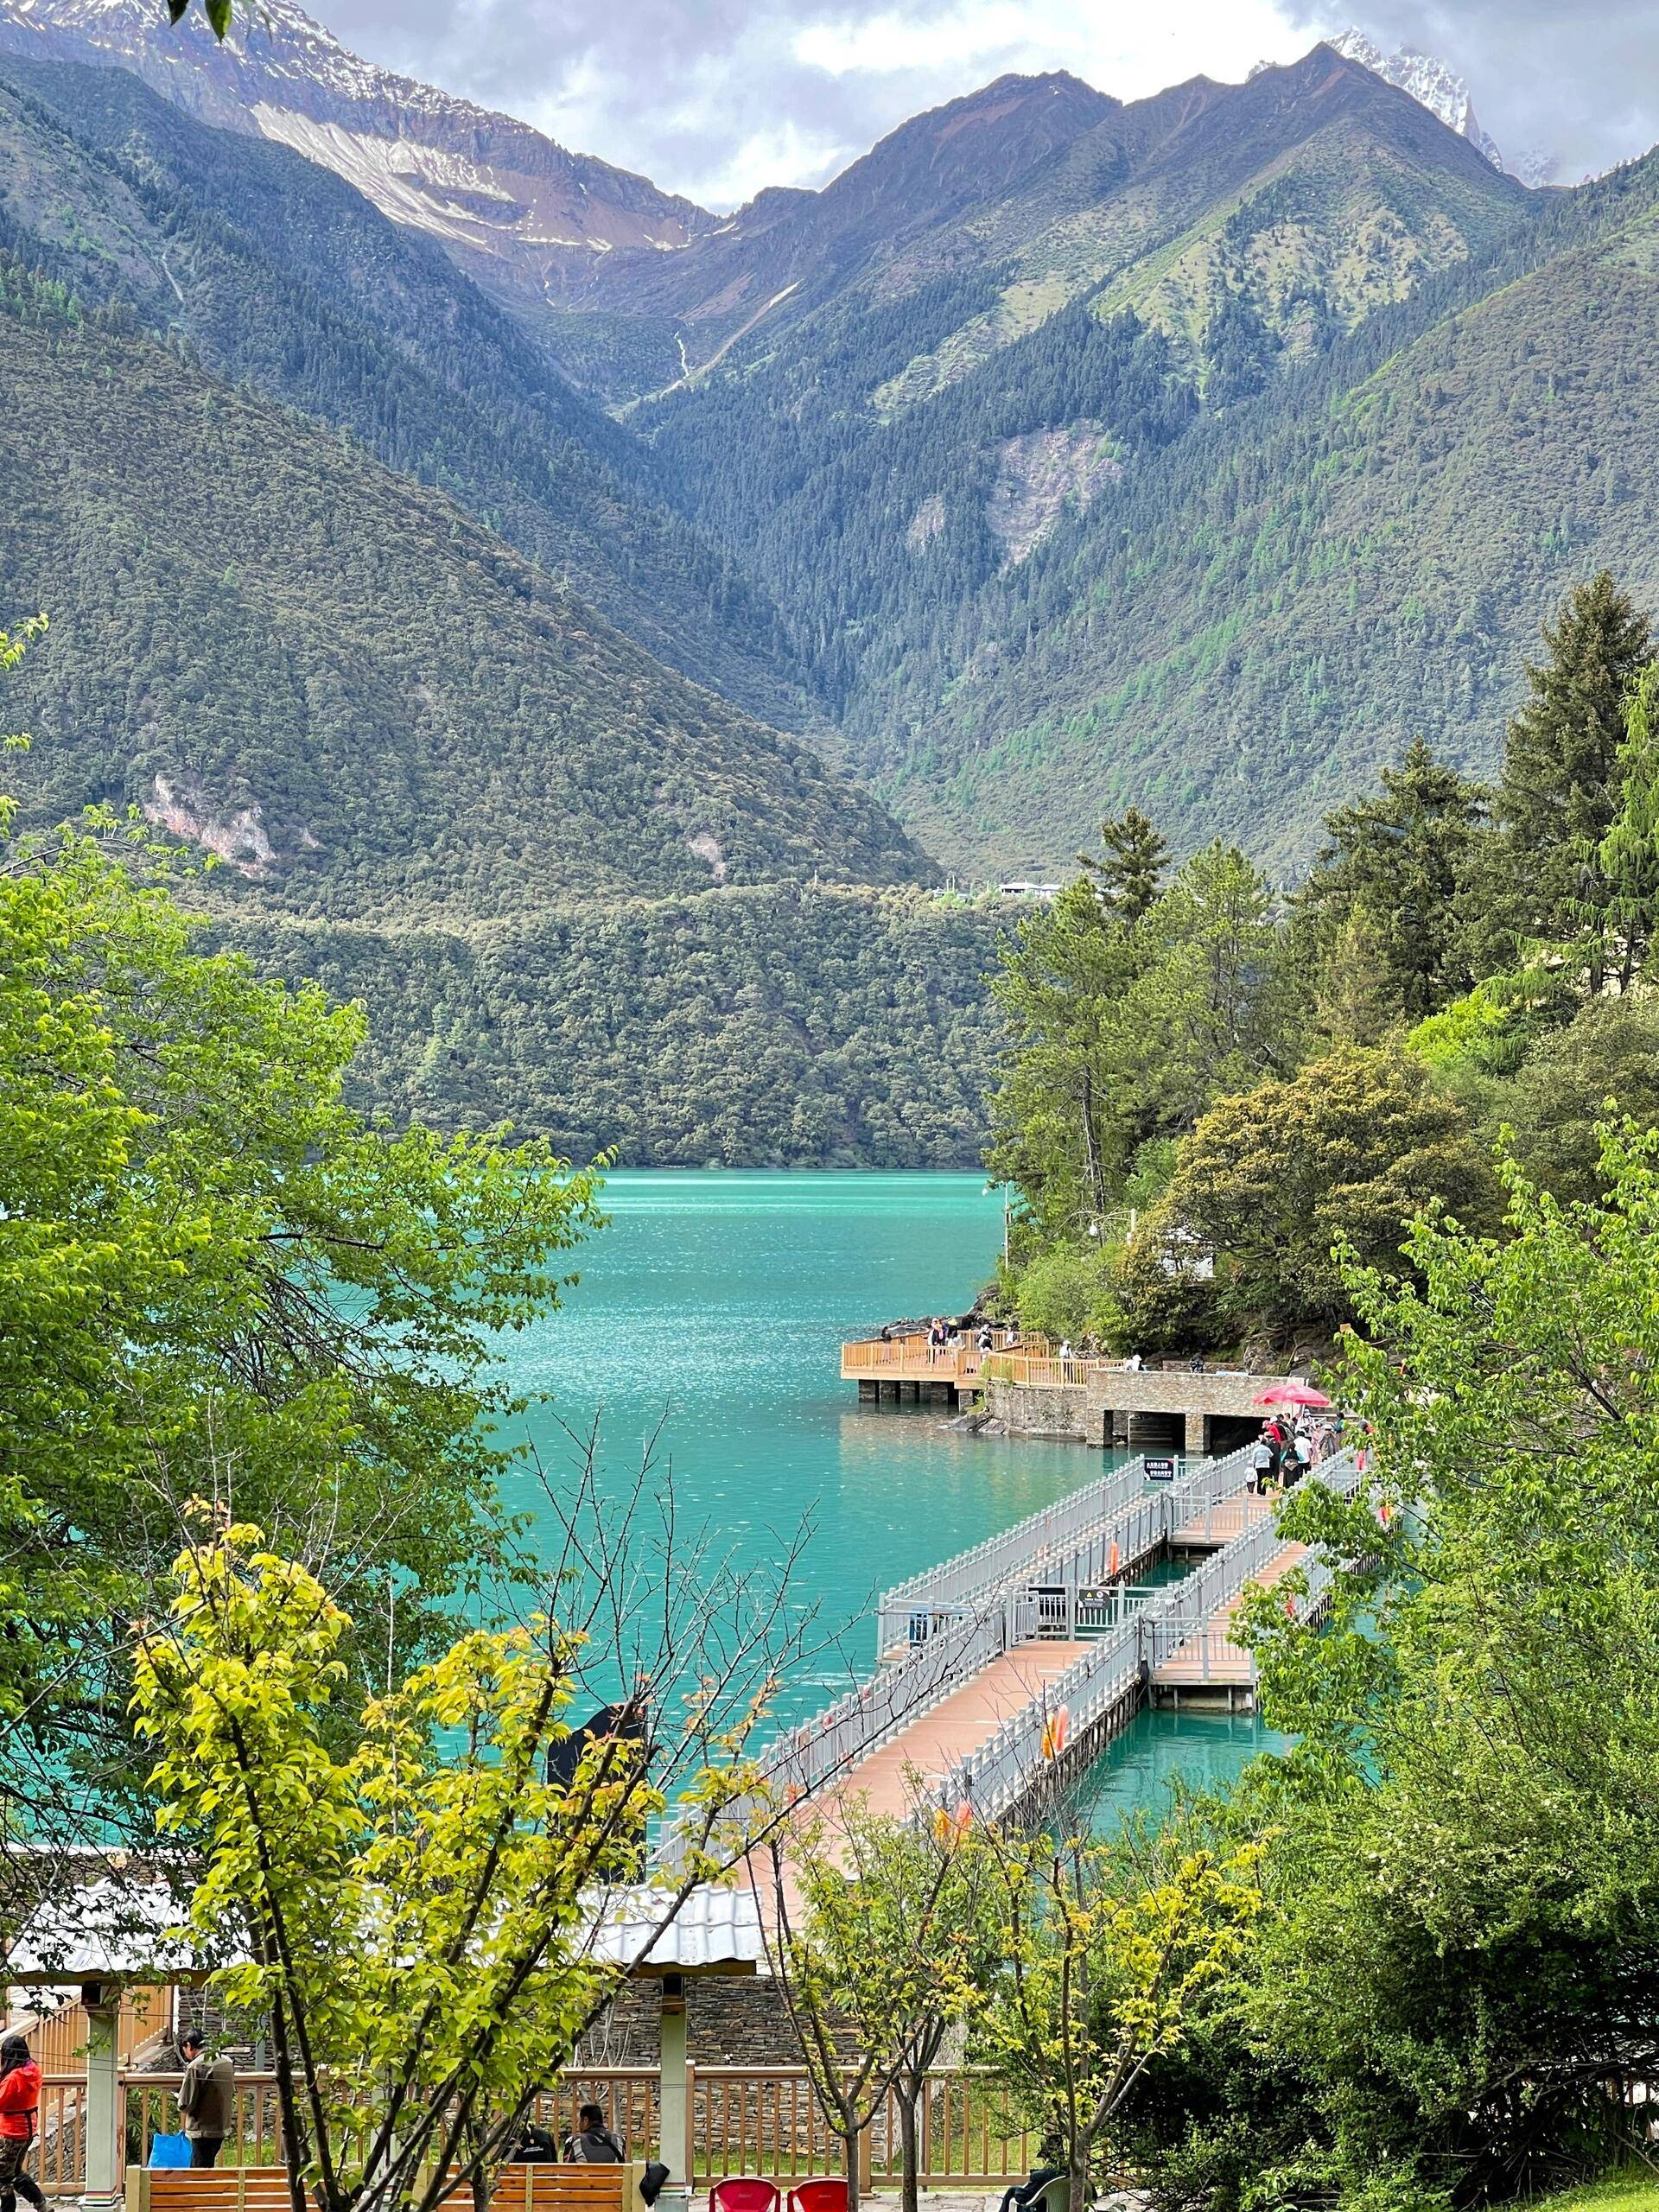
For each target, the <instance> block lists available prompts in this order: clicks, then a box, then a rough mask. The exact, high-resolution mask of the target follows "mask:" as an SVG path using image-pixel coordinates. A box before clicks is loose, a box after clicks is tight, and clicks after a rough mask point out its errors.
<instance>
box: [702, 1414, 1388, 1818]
mask: <svg viewBox="0 0 1659 2212" xmlns="http://www.w3.org/2000/svg"><path fill="white" fill-rule="evenodd" d="M1249 1458H1250V1454H1249V1451H1248V1450H1247V1451H1241V1452H1235V1453H1233V1454H1232V1455H1231V1456H1230V1458H1228V1459H1210V1460H1205V1461H1202V1462H1199V1463H1198V1464H1197V1465H1192V1464H1180V1463H1176V1468H1175V1472H1174V1474H1173V1478H1172V1479H1168V1480H1165V1481H1159V1482H1154V1481H1153V1480H1151V1479H1150V1478H1149V1477H1148V1472H1147V1462H1146V1461H1145V1460H1137V1461H1135V1462H1134V1463H1132V1464H1131V1465H1128V1466H1124V1467H1118V1468H1115V1469H1113V1470H1112V1471H1110V1472H1109V1474H1107V1475H1105V1476H1103V1478H1101V1480H1100V1481H1098V1482H1096V1483H1092V1484H1089V1485H1088V1487H1087V1488H1085V1489H1084V1490H1081V1491H1077V1492H1075V1493H1074V1494H1073V1495H1072V1496H1071V1497H1067V1498H1064V1499H1061V1500H1059V1501H1058V1502H1057V1503H1055V1504H1053V1505H1052V1506H1048V1507H1046V1508H1045V1509H1044V1510H1042V1511H1041V1512H1040V1513H1036V1514H1033V1515H1032V1516H1030V1518H1029V1519H1028V1520H1027V1521H1023V1522H1020V1524H1019V1525H1018V1527H1016V1528H1014V1529H1007V1531H1005V1532H1004V1533H1003V1534H1002V1535H1000V1536H995V1537H991V1538H989V1539H988V1541H986V1542H984V1543H982V1544H980V1545H977V1546H976V1547H975V1548H974V1549H973V1550H971V1551H968V1552H963V1553H962V1554H960V1555H959V1556H958V1557H957V1558H956V1559H952V1560H946V1561H945V1562H944V1564H943V1565H942V1566H940V1567H934V1568H932V1569H931V1570H930V1571H929V1572H928V1573H925V1574H921V1575H917V1576H914V1577H912V1580H910V1581H908V1582H906V1583H903V1584H900V1585H899V1587H898V1588H896V1589H893V1590H890V1591H888V1592H887V1593H886V1595H885V1596H884V1597H883V1598H882V1599H881V1601H880V1607H879V1611H878V1628H877V1648H878V1654H879V1658H878V1664H877V1668H876V1671H875V1673H874V1675H871V1676H870V1677H869V1678H868V1680H867V1681H861V1682H860V1683H859V1684H858V1685H857V1686H856V1687H855V1688H852V1689H849V1691H848V1692H847V1693H846V1694H845V1695H844V1696H843V1697H841V1698H839V1699H837V1700H836V1702H835V1703H834V1704H833V1705H831V1706H829V1707H827V1708H826V1709H825V1710H824V1711H823V1713H819V1714H818V1715H817V1718H816V1719H812V1720H809V1721H807V1722H806V1723H805V1724H804V1726H800V1727H798V1728H795V1729H791V1731H790V1732H789V1733H788V1734H787V1735H785V1736H784V1737H782V1738H780V1739H779V1742H778V1743H777V1744H776V1745H774V1746H773V1747H772V1751H770V1752H769V1753H768V1755H767V1757H766V1762H765V1764H766V1789H767V1792H768V1798H769V1802H771V1804H772V1805H773V1806H774V1807H775V1806H776V1805H777V1804H778V1803H779V1802H785V1803H787V1802H794V1801H796V1800H798V1799H800V1798H802V1797H806V1796H812V1797H818V1798H822V1797H823V1796H828V1795H833V1796H865V1797H868V1800H869V1802H870V1803H871V1805H872V1806H873V1807H874V1808H877V1809H880V1810H882V1811H887V1812H893V1813H904V1812H906V1811H909V1810H913V1809H915V1808H916V1806H917V1802H918V1797H919V1798H920V1800H921V1801H922V1802H923V1803H924V1804H930V1803H931V1804H932V1805H934V1806H938V1807H943V1808H945V1809H946V1810H947V1811H949V1812H950V1813H951V1814H952V1815H959V1814H960V1813H961V1811H962V1810H963V1808H967V1810H968V1811H969V1813H971V1814H972V1815H976V1816H978V1817H981V1818H983V1819H989V1820H1001V1819H1006V1818H1007V1817H1009V1816H1011V1815H1014V1814H1016V1813H1018V1812H1019V1811H1020V1809H1021V1808H1024V1807H1026V1806H1027V1805H1029V1804H1030V1803H1031V1802H1033V1799H1034V1798H1036V1797H1037V1796H1039V1794H1040V1793H1041V1792H1043V1791H1044V1790H1046V1789H1052V1788H1053V1787H1054V1786H1055V1785H1056V1784H1057V1783H1065V1782H1066V1781H1067V1780H1069V1779H1070V1778H1071V1777H1072V1776H1074V1775H1075V1774H1076V1773H1077V1772H1078V1771H1080V1770H1083V1769H1084V1768H1085V1767H1086V1766H1088V1765H1089V1764H1090V1763H1091V1762H1092V1761H1093V1759H1094V1758H1096V1756H1097V1755H1098V1753H1099V1751H1101V1750H1102V1749H1103V1746H1104V1745H1106V1744H1108V1743H1109V1742H1110V1740H1111V1738H1113V1737H1114V1736H1115V1735H1116V1734H1117V1733H1118V1732H1119V1731H1120V1730H1121V1729H1122V1728H1124V1727H1126V1726H1128V1723H1129V1721H1130V1720H1132V1719H1134V1717H1135V1714H1136V1713H1138V1712H1139V1711H1140V1710H1141V1707H1142V1706H1143V1705H1144V1704H1146V1703H1147V1700H1148V1699H1149V1698H1152V1697H1154V1696H1161V1695H1165V1694H1167V1695H1170V1696H1172V1697H1173V1696H1176V1695H1183V1694H1201V1693H1203V1692H1205V1689H1206V1688H1207V1689H1208V1692H1209V1694H1224V1695H1226V1696H1228V1697H1229V1698H1230V1699H1232V1700H1234V1701H1236V1700H1239V1699H1241V1698H1242V1699H1243V1700H1245V1701H1249V1698H1250V1697H1251V1696H1252V1695H1253V1690H1254V1681H1255V1673H1254V1664H1253V1662H1252V1661H1251V1658H1250V1656H1249V1653H1248V1652H1247V1651H1244V1650H1243V1649H1242V1647H1240V1646H1238V1645H1236V1644H1235V1643H1233V1641H1232V1636H1233V1631H1234V1628H1235V1625H1236V1621H1235V1615H1236V1607H1237V1605H1238V1602H1239V1600H1240V1598H1241V1597H1242V1595H1243V1591H1244V1589H1245V1586H1246V1585H1247V1584H1249V1583H1251V1582H1257V1583H1260V1582H1264V1581H1266V1582H1272V1581H1274V1580H1278V1579H1280V1578H1281V1577H1282V1576H1284V1575H1285V1574H1287V1573H1289V1572H1290V1571H1291V1569H1292V1568H1293V1567H1303V1568H1305V1569H1306V1582H1307V1588H1306V1594H1305V1596H1303V1597H1302V1598H1300V1599H1296V1600H1294V1602H1296V1603H1298V1604H1299V1605H1307V1606H1310V1607H1312V1606H1316V1605H1318V1604H1319V1600H1320V1597H1321V1595H1322V1592H1323V1591H1324V1589H1325V1586H1326V1585H1327V1584H1328V1582H1329V1579H1330V1569H1329V1567H1328V1566H1327V1564H1326V1562H1325V1559H1324V1557H1323V1555H1322V1554H1319V1553H1318V1552H1312V1553H1309V1552H1305V1551H1304V1550H1303V1548H1301V1547H1300V1546H1293V1545H1288V1544H1287V1542H1286V1541H1285V1539H1284V1538H1283V1537H1282V1536H1281V1535H1280V1533H1279V1530H1278V1528H1277V1525H1276V1516H1275V1513H1274V1507H1273V1504H1272V1503H1271V1501H1269V1500H1268V1499H1265V1498H1257V1497H1252V1496H1251V1495H1250V1494H1249V1491H1248V1487H1247V1485H1248V1483H1249ZM1154 1464H1156V1465H1158V1466H1159V1467H1160V1469H1161V1468H1164V1467H1168V1466H1169V1465H1171V1462H1170V1461H1168V1460H1164V1461H1160V1462H1157V1463H1154ZM1316 1476H1317V1478H1318V1479H1319V1481H1321V1482H1324V1483H1326V1484H1330V1485H1331V1486H1332V1487H1333V1488H1335V1489H1337V1490H1338V1491H1351V1490H1352V1489H1353V1488H1354V1486H1355V1484H1356V1483H1357V1480H1358V1475H1357V1468H1356V1464H1355V1460H1354V1457H1353V1455H1352V1453H1351V1452H1342V1453H1338V1454H1337V1455H1336V1456H1334V1457H1333V1458H1332V1459H1328V1460H1327V1461H1326V1462H1325V1464H1324V1465H1322V1466H1321V1467H1319V1468H1318V1469H1317V1470H1316ZM1183 1557H1185V1558H1189V1559H1190V1558H1193V1557H1197V1558H1198V1559H1199V1560H1201V1563H1200V1564H1198V1565H1197V1566H1195V1567H1192V1570H1191V1571H1190V1572H1189V1573H1186V1574H1185V1575H1182V1576H1180V1577H1179V1579H1178V1580H1173V1581H1167V1582H1164V1583H1162V1584H1160V1585H1159V1586H1150V1585H1148V1584H1146V1583H1144V1582H1140V1581H1137V1580H1135V1575H1136V1574H1137V1573H1141V1572H1143V1571H1144V1570H1145V1569H1146V1567H1147V1566H1148V1565H1149V1564H1150V1563H1151V1562H1152V1561H1153V1560H1160V1561H1161V1560H1175V1561H1176V1562H1177V1563H1179V1560H1181V1559H1182V1558H1183ZM756 1809H759V1808H758V1807H757V1808H756ZM668 1848H670V1849H671V1839H670V1843H669V1846H668Z"/></svg>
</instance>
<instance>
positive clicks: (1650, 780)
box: [1599, 661, 1659, 991]
mask: <svg viewBox="0 0 1659 2212" xmlns="http://www.w3.org/2000/svg"><path fill="white" fill-rule="evenodd" d="M1625 731H1626V734H1625V739H1624V746H1623V747H1622V748H1621V749H1620V752H1619V756H1618V773H1619V783H1620V803H1619V811H1618V818H1617V819H1616V820H1615V822H1614V823H1613V826H1612V828H1611V829H1609V831H1608V832H1607V835H1606V836H1605V837H1604V838H1603V839H1602V841H1601V850H1600V854H1599V862H1600V867H1601V870H1602V873H1603V874H1604V875H1605V877H1606V879H1607V887H1608V892H1609V900H1608V915H1609V924H1610V939H1611V942H1610V944H1609V946H1608V951H1609V953H1610V955H1611V959H1612V961H1613V963H1614V973H1615V976H1616V978H1617V981H1618V988H1619V989H1620V990H1621V991H1624V990H1628V989H1629V988H1630V984H1631V982H1633V981H1634V980H1635V976H1636V973H1637V969H1638V968H1639V967H1640V966H1641V964H1642V962H1643V958H1644V957H1646V954H1647V950H1648V947H1649V944H1652V942H1653V938H1654V932H1655V930H1656V928H1659V661H1655V662H1652V663H1650V664H1649V666H1648V667H1646V668H1644V669H1643V671H1642V673H1641V675H1640V676H1639V677H1637V683H1636V689H1635V690H1633V691H1632V692H1631V694H1630V699H1629V701H1628V702H1627V705H1626V713H1625Z"/></svg>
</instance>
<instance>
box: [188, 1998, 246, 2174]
mask: <svg viewBox="0 0 1659 2212" xmlns="http://www.w3.org/2000/svg"><path fill="white" fill-rule="evenodd" d="M179 2050H180V2051H181V2053H182V2055H183V2057H184V2079H183V2081H182V2082H180V2084H179V2110H180V2111H181V2113H183V2115H184V2132H185V2133H186V2134H187V2135H188V2137H189V2139H190V2163H191V2164H192V2165H193V2166H212V2165H216V2164H218V2163H219V2152H220V2151H221V2150H222V2149H223V2148H224V2145H225V2138H226V2136H227V2135H228V2134H229V2133H231V2129H232V2123H233V2122H234V2120H235V2119H236V2069H235V2067H233V2066H232V2063H231V2062H230V2060H229V2059H228V2058H226V2056H225V2054H224V2052H223V2051H220V2053H219V2056H218V2057H217V2058H210V2057H209V2056H208V2055H207V2042H206V2039H205V2038H204V2037H203V2036H202V2034H201V2031H200V2029H198V2028H187V2029H186V2030H185V2031H184V2033H183V2034H182V2035H181V2037H179Z"/></svg>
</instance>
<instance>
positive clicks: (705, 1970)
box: [593, 1886, 766, 1974]
mask: <svg viewBox="0 0 1659 2212" xmlns="http://www.w3.org/2000/svg"><path fill="white" fill-rule="evenodd" d="M672 1903H673V1892H672V1891H670V1890H652V1889H637V1890H614V1891H612V1892H611V1894H610V1896H609V1897H607V1899H606V1903H605V1908H604V1910H603V1912H602V1913H601V1916H600V1918H599V1921H598V1924H597V1925H596V1927H595V1929H594V1942H593V1952H594V1956H595V1957H596V1958H601V1959H605V1960H608V1961H610V1962H611V1963H612V1964H613V1965H615V1966H624V1967H627V1969H628V1971H629V1972H630V1973H631V1974H721V1973H724V1974H755V1973H758V1972H759V1971H760V1967H761V1966H762V1964H763V1962H764V1961H765V1959H766V1940H765V1938H764V1936H762V1934H761V1932H760V1907H759V1906H758V1905H757V1904H756V1903H755V1900H754V1894H753V1891H749V1890H717V1889H711V1888H708V1887H706V1886H705V1887H700V1888H698V1889H695V1890H693V1891H692V1892H691V1894H690V1897H687V1899H686V1900H685V1903H684V1904H683V1905H682V1906H681V1907H680V1910H679V1911H678V1913H677V1915H676V1916H675V1918H674V1919H673V1920H672V1921H671V1923H670V1924H669V1925H668V1926H667V1927H666V1928H663V1929H661V1932H660V1933H659V1934H658V1935H657V1936H656V1937H655V1940H654V1941H653V1939H652V1931H653V1930H654V1929H658V1928H659V1926H660V1923H661V1921H662V1917H663V1915H664V1912H666V1911H667V1910H669V1907H670V1906H671V1904H672Z"/></svg>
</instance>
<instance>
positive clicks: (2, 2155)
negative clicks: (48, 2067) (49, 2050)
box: [0, 2035, 46, 2212]
mask: <svg viewBox="0 0 1659 2212" xmlns="http://www.w3.org/2000/svg"><path fill="white" fill-rule="evenodd" d="M40 2111H41V2069H40V2068H39V2067H38V2066H37V2065H36V2064H35V2061H34V2058H33V2056H31V2055H30V2052H29V2044H28V2041H27V2039H26V2038H25V2037H22V2036H19V2035H10V2036H7V2037H5V2038H4V2040H3V2041H0V2212H17V2199H18V2198H19V2197H20V2196H21V2197H22V2199H23V2201H24V2202H25V2203H26V2204H32V2205H33V2206H34V2207H35V2212H46V2199H45V2197H43V2196H41V2192H40V2190H39V2188H38V2186H37V2185H36V2183H35V2180H34V2177H32V2176H31V2175H29V2174H26V2173H25V2172H24V2171H23V2160H24V2159H25V2158H27V2157H28V2155H29V2145H30V2144H31V2143H32V2142H33V2141H34V2140H35V2131H36V2128H37V2126H38V2125H39V2120H40Z"/></svg>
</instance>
